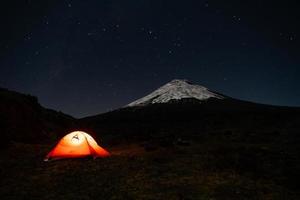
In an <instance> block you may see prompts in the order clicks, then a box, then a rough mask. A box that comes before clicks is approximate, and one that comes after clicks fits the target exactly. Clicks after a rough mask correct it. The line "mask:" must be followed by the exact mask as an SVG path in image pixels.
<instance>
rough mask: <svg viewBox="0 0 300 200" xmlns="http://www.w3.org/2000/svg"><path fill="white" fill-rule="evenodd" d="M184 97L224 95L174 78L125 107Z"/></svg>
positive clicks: (203, 97)
mask: <svg viewBox="0 0 300 200" xmlns="http://www.w3.org/2000/svg"><path fill="white" fill-rule="evenodd" d="M186 98H194V99H198V100H200V101H203V100H207V99H209V98H217V99H223V98H225V97H224V96H222V95H219V94H216V93H214V92H211V91H209V90H208V89H207V88H206V87H203V86H201V85H195V84H192V83H190V82H189V81H187V80H180V79H175V80H172V81H171V82H169V83H167V84H165V85H163V86H162V87H160V88H158V89H157V90H155V91H153V92H152V93H150V94H149V95H147V96H145V97H143V98H140V99H138V100H136V101H134V102H132V103H130V104H128V105H127V107H132V106H144V105H148V104H155V103H167V102H169V101H171V100H180V99H186Z"/></svg>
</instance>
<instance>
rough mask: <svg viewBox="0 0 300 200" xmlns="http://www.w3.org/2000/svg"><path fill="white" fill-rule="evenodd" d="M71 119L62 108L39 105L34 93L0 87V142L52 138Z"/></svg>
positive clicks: (42, 140) (59, 132)
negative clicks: (48, 107)
mask: <svg viewBox="0 0 300 200" xmlns="http://www.w3.org/2000/svg"><path fill="white" fill-rule="evenodd" d="M74 120H75V119H74V118H73V117H71V116H69V115H66V114H64V113H62V112H57V111H54V110H51V109H46V108H44V107H42V106H41V105H40V104H39V102H38V99H37V98H36V97H34V96H31V95H26V94H21V93H18V92H14V91H10V90H7V89H3V88H0V130H1V137H2V140H1V141H2V142H1V143H8V142H9V141H19V142H28V143H43V142H47V141H51V140H55V139H57V137H58V135H59V134H62V132H63V131H64V130H65V129H68V128H70V127H71V126H72V125H73V123H74Z"/></svg>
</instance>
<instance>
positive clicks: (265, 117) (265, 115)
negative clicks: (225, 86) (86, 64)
mask: <svg viewBox="0 0 300 200" xmlns="http://www.w3.org/2000/svg"><path fill="white" fill-rule="evenodd" d="M80 121H81V123H82V126H83V127H87V128H90V129H91V130H94V131H95V132H97V133H99V134H101V135H103V134H108V135H115V136H122V135H123V136H124V135H126V137H138V138H148V137H157V136H159V137H160V136H162V135H171V136H172V137H173V136H175V137H176V135H177V137H185V136H191V135H193V136H197V137H198V136H199V137H201V136H203V135H204V134H208V133H211V134H213V133H217V132H222V133H223V132H231V133H232V134H234V133H239V134H240V133H242V132H243V134H246V133H245V132H248V133H249V132H262V133H265V132H268V133H270V132H290V133H295V132H297V131H298V130H299V128H300V123H299V122H300V109H299V108H290V107H279V106H270V105H263V104H256V103H251V102H246V101H240V100H236V99H232V98H226V99H208V100H206V101H197V100H195V99H181V100H173V101H171V102H169V103H159V104H151V105H147V106H136V107H124V108H121V109H118V110H115V111H112V112H108V113H104V114H101V115H96V116H91V117H86V118H83V119H81V120H80Z"/></svg>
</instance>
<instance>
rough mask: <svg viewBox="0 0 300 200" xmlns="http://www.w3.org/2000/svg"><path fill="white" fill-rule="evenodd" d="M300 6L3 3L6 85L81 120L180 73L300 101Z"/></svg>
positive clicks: (137, 0)
mask: <svg viewBox="0 0 300 200" xmlns="http://www.w3.org/2000/svg"><path fill="white" fill-rule="evenodd" d="M299 9H300V6H299V5H298V4H297V2H296V1H269V0H266V1H263V0H251V1H248V0H245V1H244V0H243V1H237V0H228V1H224V0H205V1H203V0H187V1H183V0H181V1H180V0H130V1H124V0H101V1H100V0H84V1H82V0H43V1H41V0H11V1H6V2H5V1H3V2H1V8H0V12H1V14H0V16H1V17H0V20H1V33H0V36H1V38H0V87H3V88H8V89H10V90H15V91H19V92H22V93H27V94H32V95H35V96H37V97H38V98H39V102H40V103H41V104H42V105H43V106H45V107H48V108H52V109H55V110H59V111H62V112H65V113H67V114H71V115H72V116H75V117H84V116H89V115H94V114H99V113H103V112H106V111H109V110H112V109H115V108H119V107H121V106H123V105H126V104H128V103H130V102H131V101H133V100H135V99H137V98H140V97H142V96H144V95H146V94H148V93H149V92H151V91H152V90H154V89H156V88H157V87H159V86H161V85H162V84H165V83H167V82H169V81H170V80H172V79H175V78H179V79H188V80H190V81H192V82H194V83H197V84H200V85H203V86H206V87H208V88H209V89H211V90H214V91H217V92H220V93H223V94H225V95H228V96H231V97H234V98H239V99H244V100H250V101H254V102H259V103H266V104H274V105H287V106H300V89H299V86H300V66H299V64H300V55H299V54H300V51H299V47H300V45H299V40H300V35H299V34H300V33H299V29H300V23H299V19H300V14H299Z"/></svg>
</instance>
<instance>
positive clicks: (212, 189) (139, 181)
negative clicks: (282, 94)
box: [0, 142, 300, 200]
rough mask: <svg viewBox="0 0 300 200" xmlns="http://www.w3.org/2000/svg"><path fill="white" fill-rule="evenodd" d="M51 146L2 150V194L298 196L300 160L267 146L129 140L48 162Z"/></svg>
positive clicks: (1, 196) (67, 196) (27, 196)
mask: <svg viewBox="0 0 300 200" xmlns="http://www.w3.org/2000/svg"><path fill="white" fill-rule="evenodd" d="M50 148H51V147H50V146H47V145H27V144H18V143H17V144H13V145H11V146H10V148H8V149H6V150H4V151H2V152H1V154H0V156H1V157H0V166H1V167H0V169H1V174H0V175H1V181H0V183H1V184H0V186H1V187H0V199H1V200H4V199H56V200H58V199H64V200H66V199H72V200H74V199H81V200H82V199H105V200H107V199H153V200H157V199H200V200H201V199H209V200H214V199H222V200H227V199H228V200H229V199H230V200H235V199H236V200H238V199H239V200H240V199H288V200H292V199H300V195H299V193H298V192H297V189H298V188H296V186H295V185H296V184H297V180H298V179H297V178H298V177H296V176H295V173H296V171H297V170H298V169H299V168H297V167H298V165H297V164H295V163H294V162H295V161H293V159H292V156H288V157H287V156H286V155H283V154H284V153H280V152H281V151H280V150H278V151H279V152H274V151H273V150H271V149H272V146H268V145H267V146H266V145H262V144H259V145H258V144H252V145H251V144H248V145H244V144H243V145H241V144H234V143H211V142H210V143H205V142H204V143H200V142H192V143H191V144H190V145H188V146H179V145H175V146H171V147H159V148H158V149H153V150H151V151H145V150H144V148H143V147H141V145H140V144H131V145H128V144H127V145H118V146H114V147H110V148H108V149H109V150H110V151H111V153H112V156H111V157H109V158H105V159H96V160H93V159H91V158H84V159H69V160H58V161H52V162H43V157H44V156H45V155H46V153H47V152H48V151H49V150H50ZM276 151H277V150H276ZM287 158H288V159H289V160H286V159H287ZM289 162H290V164H289V165H287V164H288V163H289ZM294 170H296V171H294ZM294 179H295V180H294ZM296 179H297V180H296Z"/></svg>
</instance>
